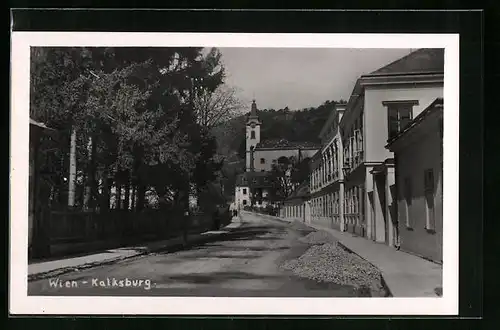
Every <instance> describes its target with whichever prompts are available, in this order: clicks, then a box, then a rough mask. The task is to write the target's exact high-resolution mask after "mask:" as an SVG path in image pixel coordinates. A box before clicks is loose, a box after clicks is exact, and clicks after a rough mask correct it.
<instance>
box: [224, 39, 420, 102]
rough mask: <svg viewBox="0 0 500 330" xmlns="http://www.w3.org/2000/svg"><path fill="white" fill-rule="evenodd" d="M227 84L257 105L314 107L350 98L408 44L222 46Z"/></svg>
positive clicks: (406, 50) (400, 54) (243, 98)
mask: <svg viewBox="0 0 500 330" xmlns="http://www.w3.org/2000/svg"><path fill="white" fill-rule="evenodd" d="M219 50H220V51H221V53H222V61H223V63H224V66H225V68H226V73H227V77H226V84H228V85H230V86H233V87H235V88H236V89H237V90H238V93H239V97H240V98H241V99H242V101H244V102H245V103H248V105H249V107H250V102H251V100H252V99H255V100H256V102H257V107H258V108H259V109H271V108H272V109H281V108H285V107H287V106H288V108H289V109H290V110H296V109H303V108H308V107H316V106H318V105H320V104H322V103H324V102H325V101H326V100H332V101H333V100H340V99H344V100H348V99H349V96H350V95H351V92H352V89H353V88H354V84H355V83H356V80H357V79H358V78H359V76H361V75H362V74H367V73H370V72H373V71H375V70H377V69H379V68H381V67H383V66H385V65H387V64H389V63H391V62H393V61H395V60H397V59H399V58H401V57H403V56H405V55H407V54H408V53H410V51H411V50H410V49H340V48H337V49H333V48H315V49H313V48H219Z"/></svg>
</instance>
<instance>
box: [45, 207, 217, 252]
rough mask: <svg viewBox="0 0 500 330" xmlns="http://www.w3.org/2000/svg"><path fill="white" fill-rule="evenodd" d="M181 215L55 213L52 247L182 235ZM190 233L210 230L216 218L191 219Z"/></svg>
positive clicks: (50, 233) (196, 216)
mask: <svg viewBox="0 0 500 330" xmlns="http://www.w3.org/2000/svg"><path fill="white" fill-rule="evenodd" d="M182 219H183V217H182V215H180V214H175V213H167V212H164V211H161V210H148V211H144V212H138V213H135V212H127V211H110V212H106V213H102V214H99V213H94V212H82V211H79V212H71V211H69V212H68V211H65V212H61V211H54V212H52V213H51V216H50V221H49V230H48V236H49V240H50V243H51V244H57V243H71V242H89V241H97V240H113V239H126V238H138V239H140V238H147V237H152V238H165V237H169V236H171V235H172V234H177V233H180V232H182V225H183V224H182V221H183V220H182ZM188 222H189V224H188V228H189V229H190V230H197V229H208V228H210V226H211V224H212V217H211V216H209V215H206V214H194V215H190V217H189V220H188Z"/></svg>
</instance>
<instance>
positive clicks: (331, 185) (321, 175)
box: [309, 104, 346, 230]
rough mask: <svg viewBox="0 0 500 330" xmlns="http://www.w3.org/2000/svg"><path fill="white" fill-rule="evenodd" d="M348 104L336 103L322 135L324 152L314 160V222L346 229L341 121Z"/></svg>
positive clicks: (312, 194)
mask: <svg viewBox="0 0 500 330" xmlns="http://www.w3.org/2000/svg"><path fill="white" fill-rule="evenodd" d="M345 109H346V105H345V104H336V106H335V110H334V111H333V112H332V114H330V116H329V118H328V120H327V122H326V123H325V125H324V126H323V129H322V130H321V132H320V138H321V140H322V142H323V147H322V148H321V150H320V151H319V152H318V153H317V154H316V155H315V156H314V157H313V158H312V160H311V163H310V165H311V174H310V178H309V185H310V186H309V189H310V192H311V222H313V223H316V224H320V225H323V226H327V227H330V228H335V229H338V230H344V221H342V219H344V199H343V198H342V196H344V181H343V172H342V163H343V153H342V152H341V151H342V149H343V148H342V138H341V130H340V126H339V124H340V122H341V120H342V116H343V114H344V111H345Z"/></svg>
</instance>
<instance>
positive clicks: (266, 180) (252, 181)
mask: <svg viewBox="0 0 500 330" xmlns="http://www.w3.org/2000/svg"><path fill="white" fill-rule="evenodd" d="M271 185H272V183H271V180H270V174H269V173H268V172H245V173H242V174H240V175H238V176H237V177H236V186H239V187H250V188H259V187H269V186H271Z"/></svg>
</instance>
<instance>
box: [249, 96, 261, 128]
mask: <svg viewBox="0 0 500 330" xmlns="http://www.w3.org/2000/svg"><path fill="white" fill-rule="evenodd" d="M250 121H257V122H259V123H260V120H259V115H258V114H257V104H256V103H255V100H253V101H252V107H251V109H250V114H249V115H248V117H247V122H250Z"/></svg>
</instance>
